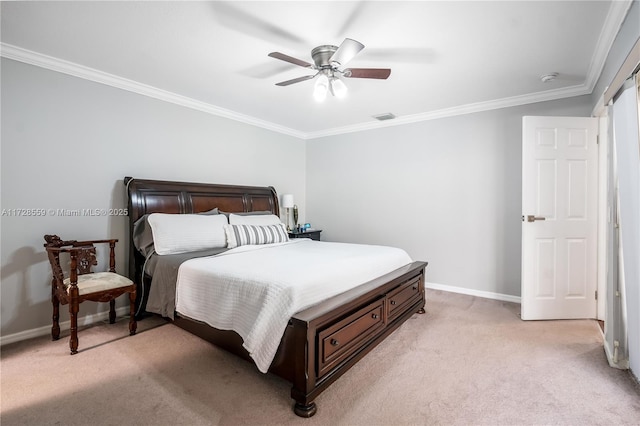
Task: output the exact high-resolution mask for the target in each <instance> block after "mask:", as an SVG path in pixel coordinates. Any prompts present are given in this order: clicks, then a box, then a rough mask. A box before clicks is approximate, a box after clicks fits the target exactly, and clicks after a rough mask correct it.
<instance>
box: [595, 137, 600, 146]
mask: <svg viewBox="0 0 640 426" xmlns="http://www.w3.org/2000/svg"><path fill="white" fill-rule="evenodd" d="M596 145H600V135H598V136H596Z"/></svg>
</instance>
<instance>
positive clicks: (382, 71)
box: [344, 68, 391, 80]
mask: <svg viewBox="0 0 640 426" xmlns="http://www.w3.org/2000/svg"><path fill="white" fill-rule="evenodd" d="M389 75H391V70H390V69H389V68H347V69H346V70H344V76H345V77H347V78H378V79H381V80H385V79H386V78H388V77H389Z"/></svg>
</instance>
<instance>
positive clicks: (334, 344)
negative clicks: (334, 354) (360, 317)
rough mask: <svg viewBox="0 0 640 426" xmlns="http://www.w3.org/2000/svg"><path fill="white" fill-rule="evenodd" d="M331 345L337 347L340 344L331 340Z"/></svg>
mask: <svg viewBox="0 0 640 426" xmlns="http://www.w3.org/2000/svg"><path fill="white" fill-rule="evenodd" d="M331 344H332V345H333V346H338V345H339V344H340V342H338V341H337V340H336V339H331Z"/></svg>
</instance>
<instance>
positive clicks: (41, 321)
mask: <svg viewBox="0 0 640 426" xmlns="http://www.w3.org/2000/svg"><path fill="white" fill-rule="evenodd" d="M1 136H2V147H1V165H2V167H1V169H2V170H1V179H2V180H1V183H2V196H1V203H2V204H1V208H2V209H19V208H24V209H28V208H41V209H90V208H92V209H94V208H105V209H108V208H117V207H126V197H125V188H124V185H123V183H122V179H123V177H124V176H133V177H137V178H150V179H166V180H181V181H193V182H216V183H229V184H247V185H273V186H274V187H275V188H277V189H278V191H279V192H281V193H284V192H291V193H294V194H300V195H301V196H303V195H304V185H305V181H304V179H305V169H304V159H305V146H304V143H302V142H301V141H300V140H299V139H297V138H294V137H290V136H285V135H282V134H280V133H275V132H271V131H268V130H264V129H260V128H257V127H253V126H249V125H246V124H242V123H240V122H236V121H232V120H229V119H224V118H219V117H215V116H212V115H209V114H205V113H202V112H198V111H194V110H190V109H187V108H184V107H180V106H176V105H173V104H170V103H166V102H162V101H158V100H155V99H151V98H148V97H144V96H141V95H137V94H133V93H130V92H126V91H122V90H119V89H115V88H112V87H109V86H104V85H101V84H97V83H93V82H90V81H86V80H82V79H79V78H75V77H70V76H67V75H64V74H60V73H56V72H52V71H48V70H45V69H41V68H38V67H34V66H30V65H25V64H22V63H19V62H15V61H12V60H9V59H4V58H3V59H2V134H1ZM301 200H302V201H303V198H301ZM5 213H6V212H5ZM1 220H2V222H1V226H2V228H1V232H2V238H1V240H2V242H1V259H2V264H1V265H2V266H1V268H2V269H1V282H0V286H1V287H0V292H1V304H2V305H1V316H2V330H1V332H2V336H3V337H4V336H7V335H9V334H13V333H18V332H23V331H26V330H32V329H37V328H39V327H48V326H49V324H50V318H51V303H50V301H49V300H50V292H51V290H50V276H51V273H50V269H49V264H48V262H47V260H46V255H45V252H44V248H43V246H42V245H43V243H44V240H43V235H44V234H51V233H54V234H58V235H60V236H61V237H62V238H67V239H93V238H106V237H115V238H119V239H120V241H121V243H120V244H119V246H118V252H117V262H118V270H119V272H123V273H126V271H127V263H126V261H125V259H127V257H126V256H127V253H128V247H127V244H128V243H127V241H128V237H127V232H128V222H127V218H126V217H123V216H119V217H59V216H52V215H50V214H48V215H47V216H44V217H15V216H7V215H6V214H5V215H4V216H3V217H2V218H1ZM121 299H122V300H121V301H119V305H122V304H124V303H125V301H124V298H121ZM105 308H108V305H107V306H105V305H104V304H100V305H98V304H95V303H84V304H83V305H82V307H81V311H80V315H81V316H84V315H86V314H91V313H97V312H101V311H104V310H105ZM61 320H63V321H66V320H68V313H66V312H65V311H64V309H63V312H62V315H61ZM41 331H42V330H41Z"/></svg>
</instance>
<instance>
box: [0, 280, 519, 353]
mask: <svg viewBox="0 0 640 426" xmlns="http://www.w3.org/2000/svg"><path fill="white" fill-rule="evenodd" d="M425 287H426V288H430V289H433V290H442V291H448V292H451V293H462V294H468V295H470V296H477V297H484V298H486V299H495V300H502V301H504V302H513V303H520V297H517V296H509V295H508V294H500V293H492V292H489V291H480V290H470V289H468V288H462V287H454V286H449V285H444V284H437V283H425ZM116 315H118V316H126V315H129V307H128V306H123V307H120V308H117V309H116ZM108 318H109V312H108V311H105V312H100V313H99V314H91V315H85V316H84V317H81V318H78V326H85V325H91V324H93V323H96V322H99V321H104V320H106V319H108ZM69 326H70V321H64V322H61V323H60V330H68V329H69ZM50 333H51V325H50V324H49V325H46V326H44V327H38V328H33V329H31V330H25V331H20V332H18V333H14V334H9V335H7V336H1V337H0V346H2V345H7V344H9V343H15V342H20V341H22V340H27V339H31V338H34V337H40V336H45V335H47V334H50Z"/></svg>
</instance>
